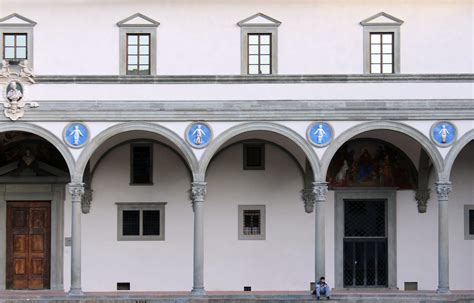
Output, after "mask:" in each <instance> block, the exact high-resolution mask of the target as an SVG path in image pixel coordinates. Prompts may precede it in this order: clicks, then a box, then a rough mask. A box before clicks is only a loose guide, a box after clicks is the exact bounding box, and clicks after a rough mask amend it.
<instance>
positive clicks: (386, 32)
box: [360, 12, 403, 74]
mask: <svg viewBox="0 0 474 303" xmlns="http://www.w3.org/2000/svg"><path fill="white" fill-rule="evenodd" d="M360 24H361V25H362V26H363V27H364V73H365V74H398V73H400V26H401V25H402V24H403V21H402V20H400V19H398V18H395V17H393V16H391V15H389V14H386V13H384V12H381V13H378V14H376V15H374V16H372V17H370V18H367V19H365V20H363V21H362V22H361V23H360Z"/></svg>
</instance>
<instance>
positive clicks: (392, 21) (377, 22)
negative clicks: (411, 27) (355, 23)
mask: <svg viewBox="0 0 474 303" xmlns="http://www.w3.org/2000/svg"><path fill="white" fill-rule="evenodd" d="M360 24H361V25H363V26H384V25H389V26H394V25H395V26H400V25H402V24H403V20H400V19H398V18H396V17H394V16H392V15H389V14H387V13H385V12H380V13H378V14H375V15H373V16H371V17H369V18H367V19H364V20H362V21H361V22H360Z"/></svg>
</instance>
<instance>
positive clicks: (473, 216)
mask: <svg viewBox="0 0 474 303" xmlns="http://www.w3.org/2000/svg"><path fill="white" fill-rule="evenodd" d="M469 235H472V236H474V209H470V210H469Z"/></svg>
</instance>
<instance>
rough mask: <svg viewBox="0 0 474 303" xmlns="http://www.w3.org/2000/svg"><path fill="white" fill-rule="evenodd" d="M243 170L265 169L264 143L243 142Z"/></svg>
mask: <svg viewBox="0 0 474 303" xmlns="http://www.w3.org/2000/svg"><path fill="white" fill-rule="evenodd" d="M243 147H244V170H264V169H265V144H264V143H244V144H243Z"/></svg>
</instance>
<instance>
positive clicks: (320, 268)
mask: <svg viewBox="0 0 474 303" xmlns="http://www.w3.org/2000/svg"><path fill="white" fill-rule="evenodd" d="M313 193H314V201H315V203H314V206H315V207H314V213H315V250H314V253H315V281H316V282H317V281H319V278H320V277H322V276H325V272H326V239H325V228H324V227H325V226H324V224H325V223H324V202H326V197H327V194H328V185H327V183H326V182H313Z"/></svg>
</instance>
